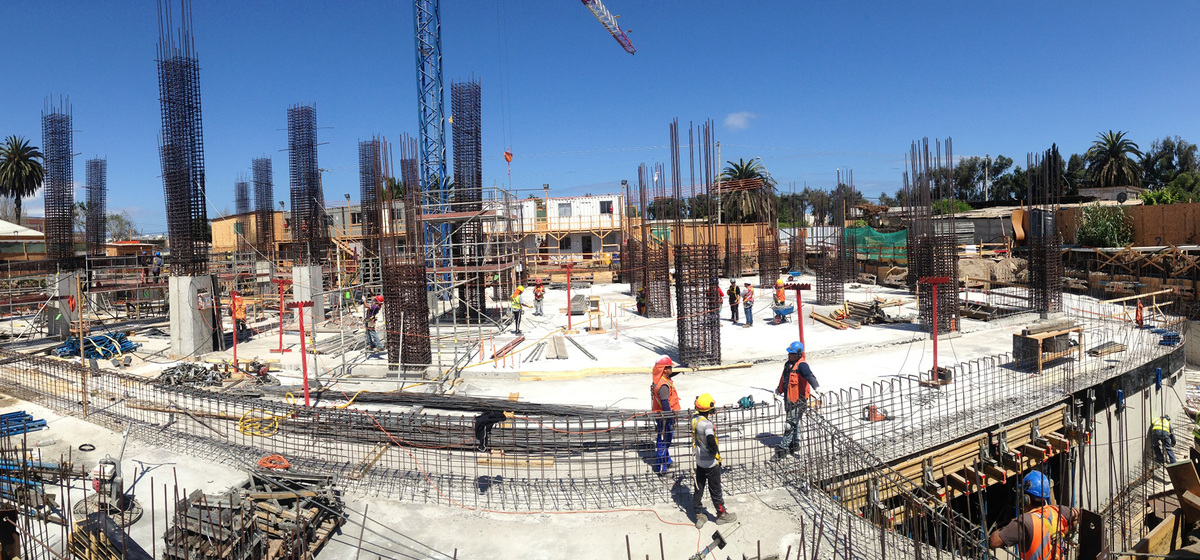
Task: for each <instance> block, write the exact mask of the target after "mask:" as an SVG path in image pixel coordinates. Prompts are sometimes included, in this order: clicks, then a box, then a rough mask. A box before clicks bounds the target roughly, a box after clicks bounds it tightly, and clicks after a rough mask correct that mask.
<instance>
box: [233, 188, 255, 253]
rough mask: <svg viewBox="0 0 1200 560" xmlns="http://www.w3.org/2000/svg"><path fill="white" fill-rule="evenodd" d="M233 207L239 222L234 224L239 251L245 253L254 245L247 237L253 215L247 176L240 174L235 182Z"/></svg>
mask: <svg viewBox="0 0 1200 560" xmlns="http://www.w3.org/2000/svg"><path fill="white" fill-rule="evenodd" d="M233 207H234V209H235V210H234V213H235V214H236V215H237V223H236V224H234V226H233V227H234V233H235V234H237V251H238V252H239V253H245V252H248V251H250V249H251V247H252V244H251V240H250V238H248V237H246V236H247V235H249V234H250V218H251V216H250V182H249V181H247V180H246V178H245V176H239V177H238V180H237V181H234V182H233Z"/></svg>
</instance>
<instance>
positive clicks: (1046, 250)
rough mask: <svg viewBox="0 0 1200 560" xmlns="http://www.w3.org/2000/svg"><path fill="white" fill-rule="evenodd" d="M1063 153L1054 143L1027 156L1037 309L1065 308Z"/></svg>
mask: <svg viewBox="0 0 1200 560" xmlns="http://www.w3.org/2000/svg"><path fill="white" fill-rule="evenodd" d="M1061 162H1062V156H1060V155H1059V153H1058V147H1057V146H1055V147H1053V148H1051V149H1049V150H1046V152H1045V154H1029V155H1028V157H1027V159H1026V169H1028V172H1027V182H1028V185H1029V195H1028V200H1029V202H1030V206H1031V209H1030V213H1029V216H1030V220H1029V225H1030V227H1029V231H1027V232H1026V235H1028V236H1029V298H1030V299H1029V301H1030V303H1031V304H1032V306H1033V310H1034V311H1038V312H1039V313H1042V314H1046V313H1058V312H1060V311H1062V288H1063V286H1062V284H1063V280H1062V279H1063V275H1064V273H1063V258H1062V233H1061V232H1060V230H1059V228H1058V201H1059V193H1060V189H1061V188H1062V181H1063V178H1062V167H1063V166H1061V165H1060V164H1061Z"/></svg>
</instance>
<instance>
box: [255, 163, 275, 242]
mask: <svg viewBox="0 0 1200 560" xmlns="http://www.w3.org/2000/svg"><path fill="white" fill-rule="evenodd" d="M250 168H251V173H252V175H253V179H254V219H255V224H254V226H255V228H254V229H255V232H254V233H255V236H254V237H255V243H254V245H255V248H256V249H257V250H258V251H259V252H260V253H263V254H265V255H267V256H268V257H270V256H272V255H274V254H275V182H274V178H273V176H274V173H273V171H272V170H271V158H265V157H263V158H254V159H253V160H251V161H250Z"/></svg>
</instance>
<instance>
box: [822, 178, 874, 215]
mask: <svg viewBox="0 0 1200 560" xmlns="http://www.w3.org/2000/svg"><path fill="white" fill-rule="evenodd" d="M830 199H831V200H830V202H831V203H832V204H833V210H832V215H833V216H834V223H835V224H836V223H842V224H844V223H845V221H844V220H845V217H846V216H847V215H849V214H850V210H851V209H852V208H854V206H855V205H856V204H861V203H863V202H866V200H867V199H865V198H863V195H862V193H861V192H859V190H858V189H856V188H854V187H853V186H852V185H847V184H846V183H838V186H837V188H835V189H833V193H832V194H831V196H830ZM838 217H841V218H842V219H841V220H839V219H837V218H838Z"/></svg>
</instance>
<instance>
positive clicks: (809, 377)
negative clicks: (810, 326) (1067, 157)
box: [775, 340, 820, 459]
mask: <svg viewBox="0 0 1200 560" xmlns="http://www.w3.org/2000/svg"><path fill="white" fill-rule="evenodd" d="M787 352H788V359H787V362H785V363H784V364H783V376H782V377H780V378H779V386H778V387H776V388H775V393H776V394H779V395H783V396H784V399H785V400H784V403H783V408H784V410H785V411H786V412H787V420H786V425H785V426H784V431H783V439H782V440H780V441H779V448H778V449H776V450H775V458H776V459H781V458H783V457H786V456H787V454H788V453H789V452H790V453H795V452H796V451H797V450H798V449H800V441H799V439H798V438H799V434H797V432H796V431H797V429H798V426H799V425H800V418H801V417H803V416H804V412H805V411H806V410H808V398H809V397H810V396H812V390H813V389H816V388H817V387H820V384H819V383H817V378H816V376H814V375H813V372H812V368H810V367H808V362H807V361H806V360H805V359H804V345H803V344H801V343H800V341H799V340H797V341H796V342H793V343H791V344H789V345H788V347H787Z"/></svg>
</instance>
